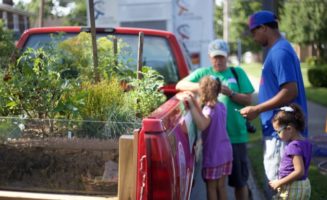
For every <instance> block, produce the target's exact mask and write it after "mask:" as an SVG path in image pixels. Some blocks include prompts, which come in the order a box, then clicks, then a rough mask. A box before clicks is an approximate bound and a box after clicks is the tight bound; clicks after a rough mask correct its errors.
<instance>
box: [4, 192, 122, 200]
mask: <svg viewBox="0 0 327 200" xmlns="http://www.w3.org/2000/svg"><path fill="white" fill-rule="evenodd" d="M2 199H6V200H11V199H16V200H41V199H47V200H117V199H118V198H117V197H99V196H84V195H70V194H50V193H36V192H17V191H3V190H2V191H0V200H2Z"/></svg>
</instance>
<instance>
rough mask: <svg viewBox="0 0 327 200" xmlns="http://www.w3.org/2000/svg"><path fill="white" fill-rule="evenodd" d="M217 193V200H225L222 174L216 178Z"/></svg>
mask: <svg viewBox="0 0 327 200" xmlns="http://www.w3.org/2000/svg"><path fill="white" fill-rule="evenodd" d="M217 193H218V199H219V200H227V188H226V176H222V177H220V179H218V188H217Z"/></svg>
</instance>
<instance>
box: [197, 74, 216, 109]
mask: <svg viewBox="0 0 327 200" xmlns="http://www.w3.org/2000/svg"><path fill="white" fill-rule="evenodd" d="M220 91H221V82H220V80H219V78H216V77H214V76H205V77H203V78H202V79H201V80H200V101H201V104H202V105H204V104H205V103H206V102H212V103H213V101H214V102H216V101H217V97H218V94H219V93H220Z"/></svg>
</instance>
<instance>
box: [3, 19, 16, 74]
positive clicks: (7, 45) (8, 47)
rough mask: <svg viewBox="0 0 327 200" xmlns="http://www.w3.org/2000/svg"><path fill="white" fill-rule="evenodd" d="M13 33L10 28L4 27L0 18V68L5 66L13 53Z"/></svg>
mask: <svg viewBox="0 0 327 200" xmlns="http://www.w3.org/2000/svg"><path fill="white" fill-rule="evenodd" d="M14 50H15V43H14V35H13V33H12V31H11V30H8V29H6V28H5V26H4V23H3V22H2V20H1V19H0V68H1V69H4V68H7V66H8V65H9V63H10V61H11V57H12V56H13V54H14Z"/></svg>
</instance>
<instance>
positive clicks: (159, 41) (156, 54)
mask: <svg viewBox="0 0 327 200" xmlns="http://www.w3.org/2000/svg"><path fill="white" fill-rule="evenodd" d="M77 34H78V33H65V34H61V36H60V37H53V34H35V35H31V36H30V37H29V39H28V41H27V42H26V44H25V46H24V47H23V50H25V49H26V48H29V47H30V48H34V49H37V48H41V47H45V46H46V45H47V44H48V43H49V42H51V41H53V40H56V39H57V38H60V40H65V39H68V38H71V37H74V36H76V35H77ZM106 36H108V34H107V33H100V34H97V37H98V38H99V37H106ZM114 36H116V37H117V38H118V39H122V41H123V43H125V44H127V46H126V47H124V49H123V51H125V52H127V54H126V55H128V56H119V59H121V61H123V62H124V63H128V67H129V68H130V69H131V70H136V66H137V48H138V35H128V34H119V35H118V34H115V35H114ZM124 55H125V54H124ZM127 61H128V62H127ZM143 66H149V67H152V68H153V69H155V70H156V71H158V72H159V73H160V74H161V75H163V76H164V80H165V83H166V84H172V83H177V82H178V80H179V74H178V70H177V65H176V60H175V58H174V56H173V53H172V50H171V48H170V46H169V44H168V42H167V40H166V39H165V38H162V37H157V36H148V35H145V36H144V46H143Z"/></svg>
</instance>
